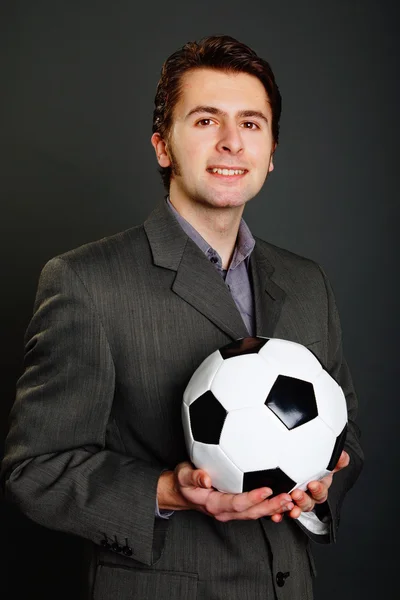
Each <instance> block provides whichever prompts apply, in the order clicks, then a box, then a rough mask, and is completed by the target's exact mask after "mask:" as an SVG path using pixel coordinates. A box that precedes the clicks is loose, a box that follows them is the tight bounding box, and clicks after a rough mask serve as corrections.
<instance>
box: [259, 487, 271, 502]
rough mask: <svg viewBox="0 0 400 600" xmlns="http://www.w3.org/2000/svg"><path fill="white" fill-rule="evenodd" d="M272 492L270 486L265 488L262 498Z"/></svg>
mask: <svg viewBox="0 0 400 600" xmlns="http://www.w3.org/2000/svg"><path fill="white" fill-rule="evenodd" d="M271 494H272V490H270V489H269V488H265V490H264V491H263V493H262V495H261V498H263V499H264V500H265V499H266V498H268V497H269V496H270V495H271Z"/></svg>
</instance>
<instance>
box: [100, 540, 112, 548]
mask: <svg viewBox="0 0 400 600" xmlns="http://www.w3.org/2000/svg"><path fill="white" fill-rule="evenodd" d="M101 545H102V546H103V548H106V549H107V550H109V549H110V548H111V544H109V543H108V542H107V540H101Z"/></svg>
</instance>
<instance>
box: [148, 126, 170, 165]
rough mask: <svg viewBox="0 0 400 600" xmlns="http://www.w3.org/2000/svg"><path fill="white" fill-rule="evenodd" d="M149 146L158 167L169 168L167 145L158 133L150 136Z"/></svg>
mask: <svg viewBox="0 0 400 600" xmlns="http://www.w3.org/2000/svg"><path fill="white" fill-rule="evenodd" d="M151 144H152V146H153V148H154V150H155V152H156V156H157V160H158V164H159V165H160V167H169V166H171V161H170V159H169V156H168V152H167V144H166V143H165V142H164V140H163V139H162V137H161V136H160V134H159V133H153V135H152V136H151Z"/></svg>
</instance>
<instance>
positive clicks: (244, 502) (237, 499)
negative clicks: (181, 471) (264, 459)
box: [206, 488, 272, 515]
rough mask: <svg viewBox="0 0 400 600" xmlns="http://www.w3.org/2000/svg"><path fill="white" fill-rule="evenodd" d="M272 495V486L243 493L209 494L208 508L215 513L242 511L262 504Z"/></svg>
mask: <svg viewBox="0 0 400 600" xmlns="http://www.w3.org/2000/svg"><path fill="white" fill-rule="evenodd" d="M271 495H272V490H271V489H270V488H258V489H255V490H251V491H250V492H243V493H241V494H223V493H221V492H215V493H211V494H209V496H208V498H207V505H206V509H207V510H208V511H209V512H210V513H211V514H214V515H217V514H221V513H240V512H243V511H245V510H248V509H249V508H252V507H253V506H255V505H257V504H260V503H261V502H263V501H264V500H265V499H266V498H268V497H269V496H271Z"/></svg>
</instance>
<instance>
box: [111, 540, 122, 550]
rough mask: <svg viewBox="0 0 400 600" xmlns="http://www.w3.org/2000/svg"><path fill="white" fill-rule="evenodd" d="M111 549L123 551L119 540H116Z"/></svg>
mask: <svg viewBox="0 0 400 600" xmlns="http://www.w3.org/2000/svg"><path fill="white" fill-rule="evenodd" d="M111 550H114V552H121V550H122V546H120V545H119V544H118V543H117V542H114V543H113V545H112V546H111Z"/></svg>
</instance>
